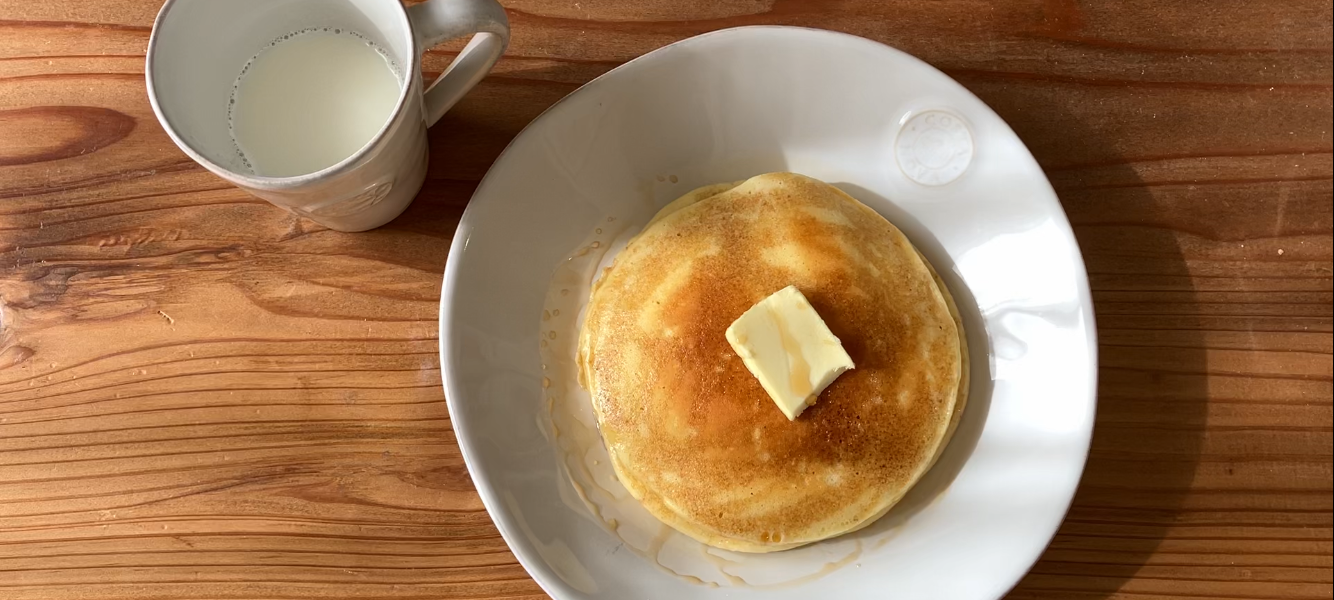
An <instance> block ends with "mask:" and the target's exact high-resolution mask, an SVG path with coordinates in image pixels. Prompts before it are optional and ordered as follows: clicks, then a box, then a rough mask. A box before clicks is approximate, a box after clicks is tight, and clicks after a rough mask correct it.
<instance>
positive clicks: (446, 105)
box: [408, 0, 510, 127]
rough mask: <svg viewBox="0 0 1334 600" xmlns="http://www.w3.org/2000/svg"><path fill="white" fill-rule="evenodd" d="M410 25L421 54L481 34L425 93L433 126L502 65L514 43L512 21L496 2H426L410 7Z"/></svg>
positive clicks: (429, 123) (428, 122)
mask: <svg viewBox="0 0 1334 600" xmlns="http://www.w3.org/2000/svg"><path fill="white" fill-rule="evenodd" d="M408 20H410V21H411V22H412V34H413V38H414V40H415V41H416V42H417V51H418V52H421V53H425V52H426V50H427V49H429V48H431V47H432V46H435V45H436V44H439V43H441V42H446V41H449V40H452V39H454V38H458V37H463V36H465V35H467V34H470V33H475V34H477V35H474V36H473V38H472V40H471V41H469V42H468V45H467V46H464V47H463V51H462V52H459V55H458V56H457V57H455V58H454V62H451V63H449V66H448V67H446V68H445V72H444V73H441V74H440V76H439V77H437V78H436V79H435V81H434V82H432V83H431V85H430V87H428V88H426V91H425V92H424V93H423V94H422V100H423V102H422V103H423V105H424V109H425V113H426V114H425V116H426V126H427V127H430V126H431V125H434V124H435V122H436V121H439V120H440V117H442V116H444V114H445V111H447V110H449V109H450V108H451V107H453V106H454V104H455V103H457V102H458V101H459V99H460V98H462V97H463V95H464V94H466V93H468V90H470V89H472V87H473V86H475V85H477V82H479V81H481V80H482V78H483V77H485V76H486V74H487V72H489V71H490V70H491V67H493V66H495V64H496V61H498V60H500V55H501V53H503V52H505V47H506V46H508V45H509V41H510V24H509V19H508V18H506V17H505V9H504V8H501V6H500V4H498V3H497V2H496V0H427V1H426V2H422V3H420V4H414V5H412V6H409V7H408Z"/></svg>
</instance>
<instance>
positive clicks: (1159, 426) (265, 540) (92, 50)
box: [0, 0, 1334, 600]
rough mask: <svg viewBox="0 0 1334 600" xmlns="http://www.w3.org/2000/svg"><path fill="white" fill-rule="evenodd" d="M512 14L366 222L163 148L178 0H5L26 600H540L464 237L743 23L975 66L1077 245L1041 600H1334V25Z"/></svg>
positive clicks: (1053, 1)
mask: <svg viewBox="0 0 1334 600" xmlns="http://www.w3.org/2000/svg"><path fill="white" fill-rule="evenodd" d="M507 4H508V5H509V9H510V19H511V21H512V24H513V27H514V41H513V44H512V45H511V46H510V49H509V52H508V54H507V56H506V57H505V59H504V60H503V61H501V63H500V65H499V66H498V68H497V69H496V71H495V73H494V74H493V75H492V76H491V77H489V78H487V79H486V80H485V81H484V82H483V83H482V84H481V85H480V86H479V87H478V88H477V89H476V90H475V91H473V92H472V93H471V94H470V95H469V96H468V97H467V98H466V99H465V100H464V101H463V102H462V103H461V104H459V105H458V107H457V108H455V109H454V110H453V111H452V112H450V113H449V114H448V115H447V116H446V117H445V118H444V120H443V121H441V123H440V124H439V125H437V126H436V127H435V128H434V129H432V131H431V167H430V175H429V178H428V181H427V183H426V187H425V189H423V190H422V193H421V195H420V197H419V198H418V199H417V201H416V203H415V204H414V205H413V206H412V208H411V209H410V210H409V211H408V212H407V213H406V214H405V215H404V216H403V217H401V218H399V219H398V220H397V221H395V222H393V223H391V224H390V225H388V226H386V227H384V228H381V229H379V230H376V231H372V232H369V233H363V234H342V233H337V232H333V231H328V230H325V229H323V228H321V227H319V226H316V225H314V224H312V223H310V222H307V221H302V220H299V219H296V218H293V217H292V216H290V215H288V214H287V213H285V212H283V211H281V210H278V209H276V208H274V207H272V206H270V205H268V204H266V203H265V202H263V201H260V200H256V199H254V198H252V197H249V196H247V195H246V194H244V193H242V192H240V191H238V190H236V189H234V188H232V187H230V186H228V185H226V184H224V183H223V182H222V181H220V180H219V179H217V178H216V177H214V176H212V175H210V174H209V173H207V172H205V171H204V170H203V169H202V168H200V167H198V166H196V165H195V164H194V163H192V162H191V161H190V160H189V159H187V158H186V157H185V156H184V155H183V154H182V153H181V152H180V151H179V150H177V149H176V147H175V146H173V145H172V143H171V142H170V140H168V138H167V136H166V135H165V134H164V133H163V131H162V129H161V128H160V127H159V126H158V124H157V122H156V121H155V120H154V118H153V114H152V112H151V110H150V109H149V106H148V102H147V98H146V95H145V91H144V78H143V58H144V57H143V55H144V49H145V46H146V44H147V40H148V35H149V27H150V24H151V23H152V20H153V16H154V14H155V13H156V11H157V9H158V5H159V2H158V1H157V0H86V1H82V2H73V1H62V2H57V1H51V2H29V1H24V0H0V598H5V599H8V600H20V599H28V598H46V599H56V598H59V599H73V598H80V599H111V598H261V597H264V598H501V597H506V598H541V597H543V595H542V593H541V590H540V589H539V588H538V587H537V585H536V584H534V583H533V581H532V580H531V579H529V578H528V576H527V575H526V574H525V572H524V570H523V569H522V568H521V567H520V566H519V565H518V564H517V563H516V562H515V560H514V557H513V556H512V555H511V554H510V553H509V551H508V550H507V548H506V546H505V543H504V541H502V540H501V538H500V537H499V536H498V534H497V532H496V529H495V528H494V527H493V526H492V524H491V521H490V519H489V518H488V517H487V514H486V512H485V511H484V510H483V509H482V506H481V503H480V502H479V500H478V497H477V495H476V493H475V492H474V490H473V487H472V484H471V482H470V481H469V479H468V474H467V471H466V470H465V468H464V464H463V460H462V459H461V458H460V456H459V452H458V447H457V445H456V444H455V441H454V437H453V434H452V432H451V429H450V423H449V418H448V416H447V413H446V407H445V398H444V397H443V395H442V392H441V388H440V368H439V363H438V359H437V356H436V347H437V346H436V344H437V339H436V335H437V334H436V308H437V303H438V301H439V300H440V297H439V294H440V279H441V270H442V269H443V267H444V263H445V256H446V251H447V248H448V246H449V242H450V238H451V236H452V234H453V232H454V228H455V226H456V225H457V223H458V221H459V217H460V214H461V213H462V211H463V208H464V205H465V204H467V202H468V198H469V196H470V195H471V193H472V191H473V189H474V187H475V185H476V183H477V181H478V180H479V179H480V178H481V177H482V175H483V174H484V173H485V171H486V169H487V167H488V165H490V164H491V162H492V160H493V159H495V157H496V156H497V154H499V153H500V151H501V149H503V148H504V147H505V144H506V143H507V142H508V141H509V140H510V139H511V138H513V137H514V135H515V134H516V133H517V132H518V131H519V129H520V128H521V127H523V126H524V124H526V123H528V122H529V121H530V120H531V119H533V118H534V117H535V116H537V115H538V113H540V112H541V111H542V110H543V109H545V108H546V107H548V106H550V105H551V104H552V103H554V102H556V101H557V100H559V99H560V98H561V97H562V96H564V95H565V94H568V93H569V92H571V91H573V90H574V89H575V88H576V87H578V86H579V85H580V84H582V83H584V82H586V81H588V80H590V79H592V78H594V77H596V76H598V75H601V74H602V73H605V72H606V71H607V70H609V69H611V68H613V67H615V66H616V65H618V64H621V63H623V62H625V61H627V60H629V59H631V58H634V57H635V56H638V55H640V54H643V53H645V52H647V51H649V50H652V49H654V48H657V47H659V46H662V45H663V44H667V43H669V42H672V41H675V40H678V39H681V38H684V37H687V36H691V35H695V34H698V33H703V32H706V31H710V30H713V29H718V28H722V27H730V26H736V25H749V24H796V25H806V26H813V27H823V28H828V29H836V30H841V31H848V32H852V33H855V34H858V35H862V36H866V37H869V38H872V39H876V40H881V41H884V42H886V43H889V44H892V45H894V46H897V47H899V48H902V49H903V50H906V51H908V52H911V53H913V54H915V55H917V56H919V57H921V58H923V59H925V60H927V61H928V62H930V63H932V64H933V65H935V66H937V67H939V68H941V69H943V70H944V71H945V72H946V73H948V74H950V75H951V76H953V77H954V78H956V79H958V80H959V81H960V82H962V83H963V84H964V85H965V86H967V87H968V88H969V89H971V90H972V91H973V92H975V93H976V94H977V95H978V96H980V97H981V98H982V99H983V100H985V101H986V102H987V103H988V104H990V105H991V106H992V107H993V108H995V109H996V111H997V112H999V113H1000V114H1001V116H1002V117H1004V118H1005V119H1006V120H1007V121H1009V122H1010V124H1011V125H1012V126H1013V127H1014V129H1015V130H1016V131H1017V132H1018V133H1019V135H1020V137H1022V138H1023V140H1024V141H1025V142H1026V143H1027V144H1028V146H1029V148H1031V149H1032V151H1033V153H1034V154H1035V155H1036V156H1037V158H1038V160H1039V162H1041V164H1042V166H1043V167H1044V168H1045V169H1046V171H1047V173H1048V174H1049V176H1050V178H1051V180H1052V183H1053V184H1054V185H1055V186H1056V190H1057V192H1058V193H1059V194H1060V197H1061V200H1062V202H1063V203H1064V205H1065V209H1066V211H1067V212H1068V213H1069V215H1070V219H1071V221H1072V222H1073V223H1074V226H1075V232H1076V234H1077V235H1078V237H1079V242H1080V244H1081V246H1082V248H1083V251H1084V258H1085V260H1086V261H1087V263H1088V270H1089V273H1090V276H1091V279H1092V285H1093V290H1094V298H1095V302H1096V303H1097V321H1098V328H1099V333H1100V335H1101V347H1100V352H1101V362H1102V364H1101V368H1100V375H1099V376H1100V386H1099V389H1100V391H1099V395H1100V398H1099V407H1098V423H1097V431H1096V434H1095V437H1094V441H1093V455H1092V457H1091V459H1090V461H1089V464H1088V471H1087V473H1086V474H1085V476H1084V481H1083V485H1082V487H1081V488H1080V491H1079V494H1078V497H1077V499H1076V502H1075V506H1074V508H1073V509H1072V510H1071V512H1070V515H1069V517H1068V519H1067V520H1066V522H1065V525H1064V526H1063V527H1062V528H1061V531H1060V534H1059V535H1058V536H1057V537H1056V539H1055V541H1054V542H1053V543H1052V545H1051V548H1050V549H1049V550H1048V551H1047V553H1046V555H1045V556H1044V557H1043V559H1042V561H1041V562H1039V563H1038V564H1037V565H1036V566H1035V567H1034V568H1033V571H1032V573H1031V574H1029V575H1028V576H1027V577H1026V578H1025V579H1024V580H1023V582H1022V583H1020V585H1019V587H1018V588H1017V589H1016V590H1015V591H1014V592H1013V593H1012V594H1011V597H1013V598H1050V599H1068V598H1090V599H1093V598H1127V599H1129V598H1135V599H1148V600H1165V599H1188V598H1189V599H1198V598H1231V599H1241V598H1256V599H1260V598H1263V599H1294V600H1295V599H1316V598H1330V597H1331V550H1332V543H1331V508H1332V506H1331V437H1332V434H1331V401H1330V398H1331V367H1330V357H1331V340H1332V339H1334V336H1332V335H1331V325H1332V319H1331V282H1332V275H1331V262H1330V261H1331V196H1332V194H1334V188H1332V187H1331V135H1330V127H1331V126H1330V115H1331V96H1332V94H1331V11H1330V3H1329V2H1327V1H1321V0H1267V1H1263V2H1250V1H1245V0H1218V1H1213V2H1188V1H1184V0H1170V1H1169V0H1164V1H1150V0H1121V1H1108V2H1091V1H1085V2H1080V1H1075V0H1045V1H1040V0H1006V1H996V2H979V1H975V0H974V1H968V0H942V1H931V2H923V1H917V2H906V1H894V2H879V1H874V0H865V1H852V0H849V1H827V2H826V1H783V0H725V1H717V2H715V1H705V0H690V1H687V2H676V1H668V0H647V1H644V2H628V1H626V2H621V1H613V0H583V2H569V1H566V2H559V3H557V2H547V1H543V0H510V1H509V2H507ZM457 47H458V46H451V47H447V48H444V49H441V50H437V51H433V52H432V53H431V54H430V56H429V57H428V60H427V61H426V69H427V70H428V71H431V72H432V73H434V72H438V71H440V70H441V69H442V68H443V66H444V65H445V64H446V63H447V61H448V60H449V59H450V58H451V56H452V50H453V49H456V48H457Z"/></svg>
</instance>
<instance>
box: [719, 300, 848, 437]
mask: <svg viewBox="0 0 1334 600" xmlns="http://www.w3.org/2000/svg"><path fill="white" fill-rule="evenodd" d="M727 341H728V342H729V343H731V344H732V349H733V350H735V351H736V353H737V355H738V356H740V357H741V362H743V363H745V365H746V368H747V369H750V372H751V374H752V375H754V376H755V378H756V379H759V380H760V385H761V386H762V387H764V391H766V392H768V393H769V397H770V398H773V400H774V403H775V404H777V405H778V408H779V409H780V410H782V411H783V414H784V415H787V418H788V420H789V421H794V420H796V418H797V416H798V415H800V414H801V411H803V410H806V407H808V406H810V405H812V404H815V400H816V398H818V397H819V395H820V392H823V391H824V389H825V388H826V387H828V386H829V384H830V383H833V382H834V379H837V378H838V376H839V375H842V374H843V372H844V371H847V370H848V369H851V368H853V365H852V357H850V356H848V353H847V351H845V350H843V342H840V341H839V339H838V338H837V337H834V334H833V333H831V332H830V331H829V326H827V325H825V322H824V319H821V318H820V315H819V313H816V312H815V308H814V307H812V306H811V303H810V302H809V301H807V300H806V296H803V295H802V294H801V291H799V290H798V289H797V288H796V287H794V286H787V287H785V288H783V289H781V290H778V291H777V292H774V293H773V295H771V296H769V297H768V298H765V299H763V300H761V301H760V302H759V303H758V304H756V305H755V306H752V307H750V310H747V311H746V312H745V314H742V315H741V316H740V317H737V320H736V321H734V322H733V323H732V326H731V327H728V328H727Z"/></svg>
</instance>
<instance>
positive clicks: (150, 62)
mask: <svg viewBox="0 0 1334 600" xmlns="http://www.w3.org/2000/svg"><path fill="white" fill-rule="evenodd" d="M311 27H329V28H343V29H347V30H351V31H356V32H359V33H361V34H363V35H365V36H366V37H367V38H369V39H370V40H371V41H373V42H375V43H377V44H379V45H380V47H381V48H384V49H385V50H386V52H388V53H389V55H390V58H392V59H393V60H395V61H396V62H397V63H398V64H399V65H403V67H404V68H403V74H404V77H405V79H406V81H404V82H401V86H400V87H401V90H400V92H399V97H398V103H397V104H396V105H395V109H394V113H393V115H392V116H391V117H390V119H389V121H388V122H387V123H385V125H384V127H382V128H381V129H380V131H379V132H378V133H377V134H376V135H375V137H373V138H372V139H371V141H370V142H369V143H367V144H366V145H365V146H364V147H362V148H361V150H359V151H357V152H356V153H355V154H353V155H351V156H349V157H347V158H345V159H343V160H342V161H340V162H338V163H337V164H334V165H333V166H330V167H328V168H325V169H322V170H320V171H316V172H314V173H310V174H307V175H299V176H294V177H265V176H261V175H256V174H255V173H253V172H252V171H251V170H250V169H249V168H248V167H247V166H246V165H245V163H243V161H242V158H241V155H240V153H239V152H238V151H237V150H236V146H235V144H234V142H233V140H232V135H231V130H230V127H229V126H228V119H227V111H228V102H229V99H230V98H231V90H232V86H233V85H234V84H235V82H236V78H237V75H238V74H240V72H241V68H242V67H243V66H244V65H245V63H246V61H248V60H250V58H251V57H253V56H255V54H256V53H257V52H259V50H260V49H261V48H263V47H264V46H265V45H266V44H268V43H269V42H272V41H273V40H275V39H277V38H278V37H280V36H282V35H284V34H287V33H290V32H293V31H298V30H302V29H307V28H311ZM468 34H476V35H474V36H473V38H472V40H471V41H470V42H469V43H468V45H467V46H466V47H465V48H464V49H463V51H462V52H460V53H459V55H458V57H457V58H456V59H455V60H454V62H453V63H451V64H450V65H449V67H448V68H447V69H446V70H445V72H444V73H443V74H441V75H440V77H439V78H438V79H436V80H435V82H434V83H432V84H431V86H430V87H428V88H423V85H422V78H421V55H422V52H424V51H425V50H426V49H428V48H430V47H431V46H434V45H436V44H439V43H441V42H444V41H447V40H450V39H454V38H458V37H462V36H464V35H468ZM508 43H509V22H508V20H507V19H506V18H505V11H504V9H502V8H501V6H500V5H499V4H497V3H496V2H495V0H428V1H426V2H423V3H421V4H416V5H413V6H410V7H405V6H403V5H402V4H401V3H400V1H399V0H227V1H225V2H223V1H219V0H168V1H167V3H166V4H165V5H164V6H163V7H162V10H161V11H160V12H159V13H158V16H157V20H156V21H155V22H154V23H153V34H152V37H151V38H150V39H149V42H148V59H147V64H146V68H145V75H146V80H147V82H148V97H149V100H150V102H151V103H152V105H153V112H154V113H155V114H157V118H158V121H160V122H161V123H162V127H163V128H164V129H166V130H167V134H168V135H169V136H171V139H172V141H174V142H176V145H177V146H179V147H180V148H181V150H183V151H184V152H185V153H186V154H188V155H189V156H190V158H192V159H194V160H195V162H198V163H199V164H201V165H203V166H204V168H206V169H208V170H209V171H212V172H213V173H214V174H216V175H218V176H219V177H222V178H223V179H226V180H227V181H229V182H231V183H233V184H235V185H236V186H238V187H240V188H242V189H244V190H246V191H248V192H250V193H251V194H254V195H255V196H258V197H260V198H263V199H265V200H268V201H269V202H272V203H273V204H276V205H278V206H281V207H283V208H286V209H287V210H289V211H291V212H293V213H295V214H298V215H301V216H303V217H307V218H310V219H311V220H314V221H316V222H318V223H320V224H322V225H325V226H327V227H329V228H331V229H336V230H339V231H365V230H367V229H372V228H375V227H379V226H380V225H383V224H385V223H388V222H389V221H390V220H392V219H393V218H394V217H397V216H398V215H399V214H400V213H402V212H403V210H404V209H406V208H407V207H408V204H410V203H411V202H412V199H413V198H414V197H416V195H417V191H418V190H420V189H421V185H422V182H423V181H424V180H425V178H426V152H427V150H426V128H427V127H429V126H430V125H431V124H433V123H435V122H436V121H437V120H439V119H440V117H441V116H442V115H444V114H445V111H447V110H449V108H450V107H452V106H453V105H454V104H455V103H456V102H458V100H459V99H460V98H462V97H463V95H464V94H465V93H467V92H468V90H469V89H471V88H472V87H473V86H474V85H476V84H477V82H478V81H480V80H481V79H482V77H483V76H485V75H486V73H487V72H488V71H490V70H491V67H492V66H493V65H495V63H496V61H497V60H499V59H500V55H501V53H502V52H504V50H505V46H506V45H507V44H508ZM423 90H424V91H423Z"/></svg>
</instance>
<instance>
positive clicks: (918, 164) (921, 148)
mask: <svg viewBox="0 0 1334 600" xmlns="http://www.w3.org/2000/svg"><path fill="white" fill-rule="evenodd" d="M894 154H895V157H896V159H897V160H898V163H899V168H900V169H903V173H904V174H905V175H907V176H908V178H910V179H912V180H913V181H916V182H917V183H920V184H922V185H932V186H935V185H945V184H947V183H949V182H951V181H954V180H955V179H958V178H959V176H960V175H963V172H964V171H966V170H967V169H968V165H969V164H970V163H971V162H972V161H973V135H972V133H971V132H969V131H968V126H967V125H966V124H964V122H963V120H962V119H960V118H959V117H958V116H955V115H954V114H951V113H948V112H945V111H943V110H929V111H926V112H922V113H918V114H916V115H913V117H912V118H911V119H908V122H907V123H904V124H903V129H900V130H899V137H898V140H897V141H896V142H895V144H894Z"/></svg>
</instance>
